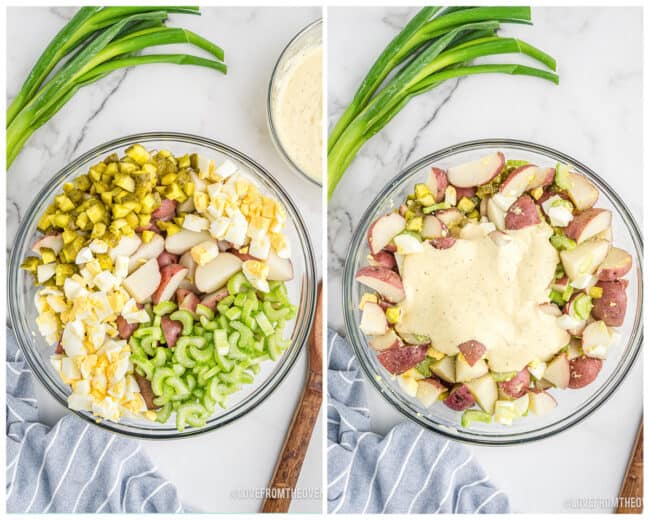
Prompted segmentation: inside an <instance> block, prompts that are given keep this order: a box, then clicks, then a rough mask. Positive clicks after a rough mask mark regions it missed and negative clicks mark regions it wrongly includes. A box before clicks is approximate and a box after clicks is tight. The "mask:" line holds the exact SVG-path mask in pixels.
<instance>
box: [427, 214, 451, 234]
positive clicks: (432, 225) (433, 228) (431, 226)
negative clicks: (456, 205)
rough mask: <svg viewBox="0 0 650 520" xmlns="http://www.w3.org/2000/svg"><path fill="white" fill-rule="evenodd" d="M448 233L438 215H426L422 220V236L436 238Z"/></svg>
mask: <svg viewBox="0 0 650 520" xmlns="http://www.w3.org/2000/svg"><path fill="white" fill-rule="evenodd" d="M448 234H449V230H448V229H447V226H445V224H444V223H443V222H442V220H440V219H439V218H438V217H434V216H433V215H426V216H425V217H424V219H423V220H422V231H420V235H422V238H425V239H426V238H438V237H444V236H445V235H448Z"/></svg>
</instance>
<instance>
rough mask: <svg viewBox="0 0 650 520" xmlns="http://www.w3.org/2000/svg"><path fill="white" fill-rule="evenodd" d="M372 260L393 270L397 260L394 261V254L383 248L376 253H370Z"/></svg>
mask: <svg viewBox="0 0 650 520" xmlns="http://www.w3.org/2000/svg"><path fill="white" fill-rule="evenodd" d="M372 261H373V262H374V263H375V264H376V265H378V266H380V267H385V268H386V269H390V270H391V271H394V270H395V268H396V267H397V262H395V255H393V253H391V252H389V251H386V250H385V249H382V250H381V251H379V253H377V254H376V255H372Z"/></svg>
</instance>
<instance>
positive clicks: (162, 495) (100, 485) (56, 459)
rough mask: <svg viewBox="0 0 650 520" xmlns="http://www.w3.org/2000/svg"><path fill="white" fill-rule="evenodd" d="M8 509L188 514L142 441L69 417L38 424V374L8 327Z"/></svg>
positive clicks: (42, 511) (22, 511)
mask: <svg viewBox="0 0 650 520" xmlns="http://www.w3.org/2000/svg"><path fill="white" fill-rule="evenodd" d="M6 493H7V494H6V502H7V511H8V512H9V513H74V512H78V513H162V512H168V513H173V512H177V513H180V512H182V511H183V505H182V504H181V502H180V499H179V497H178V493H177V491H176V488H175V487H174V486H173V485H172V484H171V483H170V482H169V481H167V480H165V479H164V478H163V477H162V476H161V475H160V473H158V470H157V469H156V467H155V466H154V465H153V464H152V462H151V460H149V458H148V457H147V456H146V455H145V454H144V453H142V451H141V450H140V444H139V443H138V442H136V441H135V440H132V439H128V438H126V437H120V436H118V435H115V434H112V433H110V432H107V431H105V430H103V429H100V428H97V427H95V426H92V425H90V424H89V423H88V422H85V421H83V420H82V419H80V418H79V417H77V416H76V415H73V414H68V415H66V416H65V417H63V418H62V419H61V420H59V421H58V422H57V423H56V425H55V426H53V427H52V428H50V427H49V426H46V425H44V424H42V423H40V422H39V421H38V408H37V403H36V399H35V398H34V376H33V375H32V373H31V371H30V370H29V369H28V368H27V366H26V364H25V362H24V358H23V355H22V352H21V350H20V349H19V348H18V346H17V345H16V340H15V338H14V335H13V333H12V332H11V331H10V330H8V331H7V488H6Z"/></svg>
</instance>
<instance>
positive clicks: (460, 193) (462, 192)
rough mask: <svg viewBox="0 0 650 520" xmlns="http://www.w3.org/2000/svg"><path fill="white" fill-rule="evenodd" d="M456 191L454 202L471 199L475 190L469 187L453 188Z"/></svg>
mask: <svg viewBox="0 0 650 520" xmlns="http://www.w3.org/2000/svg"><path fill="white" fill-rule="evenodd" d="M454 188H455V190H456V200H460V199H462V198H463V197H467V198H468V199H471V198H472V197H473V196H474V195H476V188H475V187H471V188H460V187H458V186H454Z"/></svg>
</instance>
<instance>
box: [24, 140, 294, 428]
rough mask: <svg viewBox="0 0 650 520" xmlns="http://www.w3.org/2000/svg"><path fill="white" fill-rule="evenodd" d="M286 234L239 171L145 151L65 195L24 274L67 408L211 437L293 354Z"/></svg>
mask: <svg viewBox="0 0 650 520" xmlns="http://www.w3.org/2000/svg"><path fill="white" fill-rule="evenodd" d="M285 222H286V212H285V208H284V207H283V205H282V204H281V203H280V201H278V200H277V199H275V198H274V197H271V196H268V195H265V194H263V193H262V192H261V191H260V189H259V188H258V186H257V185H256V184H255V182H254V181H253V180H252V179H250V178H248V177H247V176H246V175H245V174H244V173H243V172H241V171H240V169H239V167H238V165H237V164H235V163H234V162H232V161H231V160H229V159H225V160H223V161H222V162H221V163H219V164H217V163H215V161H213V160H211V159H209V158H206V157H201V156H199V155H197V154H191V155H183V156H178V157H177V156H174V155H173V154H172V153H171V152H169V151H166V150H161V151H148V150H147V149H145V148H144V147H143V146H141V145H138V144H136V145H133V146H131V147H130V148H128V149H127V150H126V152H125V155H124V156H122V157H119V156H118V155H117V154H112V155H110V156H108V157H106V158H105V159H104V160H103V161H101V162H99V163H97V164H95V165H93V166H92V167H91V168H90V170H89V171H88V172H87V173H86V174H84V175H80V176H79V177H77V178H75V179H74V180H73V181H72V182H67V183H66V184H64V185H63V190H62V192H60V193H59V194H58V195H56V196H55V197H54V201H53V203H52V204H51V205H50V206H49V207H48V209H47V211H46V212H45V213H44V214H43V215H42V216H41V218H40V220H39V222H38V230H39V231H40V232H42V233H43V236H42V237H41V238H40V239H39V240H38V241H37V242H36V243H35V244H34V246H33V251H34V253H35V256H30V257H28V258H26V259H25V260H24V262H23V264H22V267H23V268H24V269H26V270H27V271H29V272H31V273H32V274H33V276H34V281H35V283H36V284H37V285H38V286H39V289H38V291H37V292H36V296H35V304H36V307H37V309H38V313H39V314H38V318H37V320H36V321H37V325H38V329H39V331H40V333H41V334H42V335H43V337H44V338H45V339H46V340H47V342H48V343H50V344H52V345H53V347H54V346H55V345H56V349H55V351H54V353H53V354H52V356H51V363H52V366H53V367H54V368H55V370H56V371H57V372H58V373H59V375H60V377H61V379H62V381H63V382H64V383H65V384H67V385H70V387H71V393H70V395H69V396H68V406H69V407H70V408H72V409H74V410H87V411H90V412H92V413H93V414H94V415H95V416H96V417H97V420H98V421H99V420H102V419H108V420H111V421H119V420H120V419H121V418H122V417H123V416H127V417H132V418H133V417H134V418H139V419H146V420H152V421H158V422H161V423H166V422H167V421H168V420H169V419H170V417H171V416H172V414H175V420H176V427H177V429H178V430H179V431H183V430H184V429H185V427H186V426H188V425H189V426H192V427H197V428H199V427H201V426H204V425H205V424H206V421H207V420H208V418H209V417H210V416H211V415H213V413H214V411H215V407H216V406H217V405H219V406H220V407H224V408H225V407H226V406H227V401H228V396H229V395H230V394H233V393H235V392H237V391H238V390H240V389H241V388H242V387H243V385H246V384H250V383H252V382H253V380H254V377H255V374H257V373H258V372H259V371H260V364H261V363H262V362H263V361H265V360H277V359H278V358H279V357H280V356H281V355H282V352H283V351H284V350H285V349H286V348H288V346H289V345H290V340H288V339H285V338H284V336H283V331H284V329H285V325H286V323H287V322H288V321H289V320H291V319H292V318H293V317H294V315H295V313H296V308H295V306H293V305H292V304H291V302H290V301H289V297H288V293H287V289H286V287H285V282H286V281H288V280H291V279H292V278H293V267H292V263H291V259H290V257H291V249H290V245H289V242H288V240H287V237H286V236H285V234H284V232H283V231H284V227H285Z"/></svg>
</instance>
